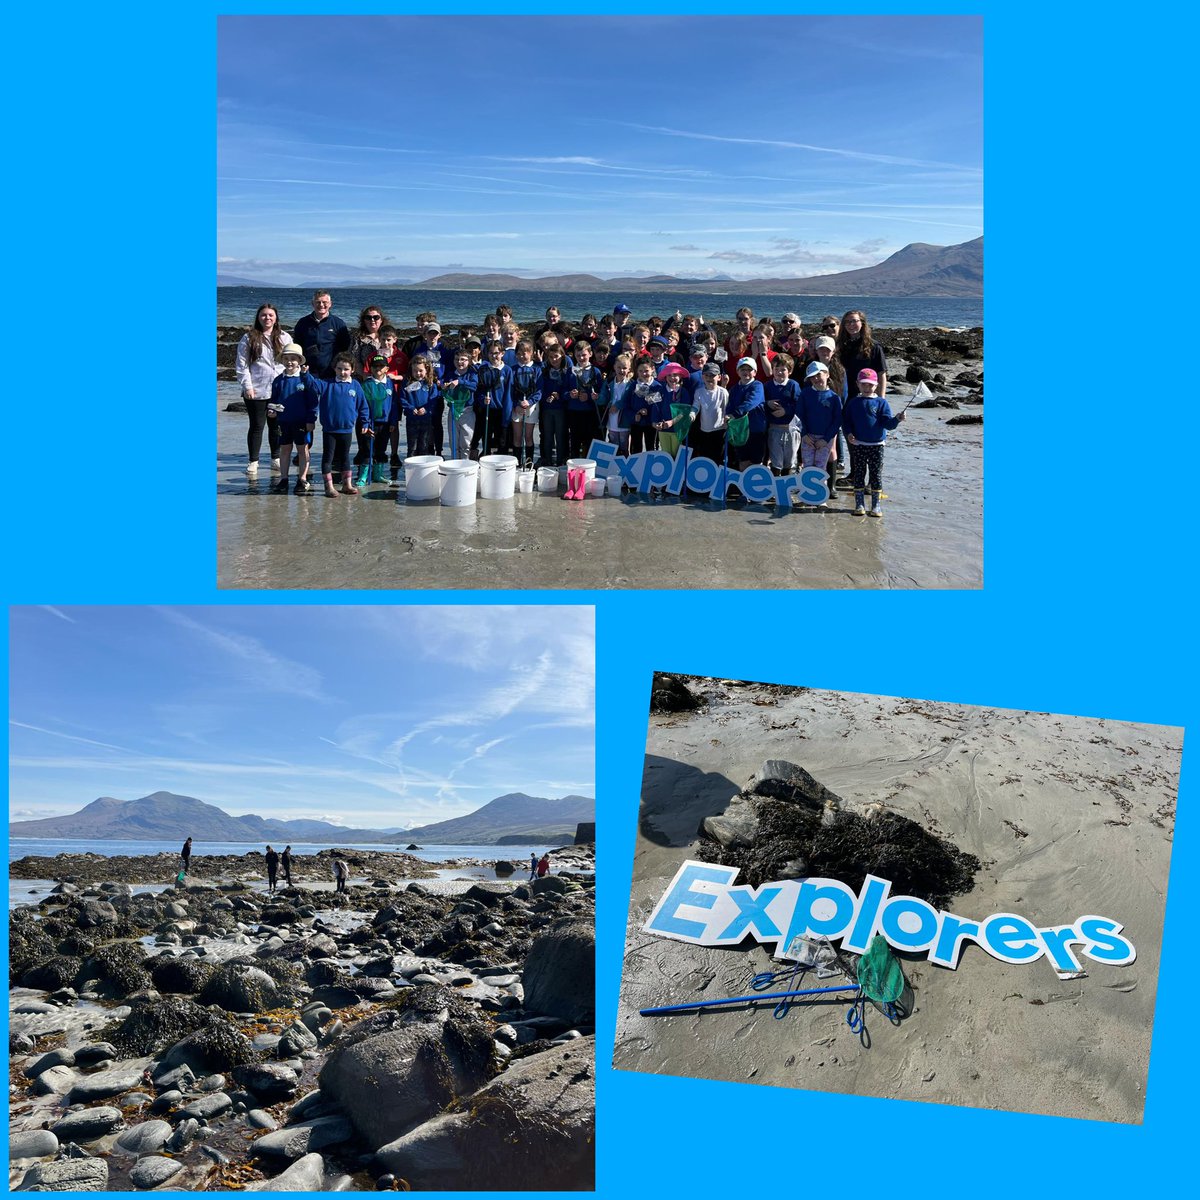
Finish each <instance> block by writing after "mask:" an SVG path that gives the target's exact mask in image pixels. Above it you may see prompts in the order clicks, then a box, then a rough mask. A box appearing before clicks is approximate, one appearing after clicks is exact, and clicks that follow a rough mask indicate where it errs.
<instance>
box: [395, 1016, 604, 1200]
mask: <svg viewBox="0 0 1200 1200" xmlns="http://www.w3.org/2000/svg"><path fill="white" fill-rule="evenodd" d="M595 1049H596V1046H595V1038H593V1037H587V1038H576V1039H575V1040H573V1041H570V1042H566V1043H564V1044H563V1045H561V1046H556V1047H554V1048H552V1049H550V1050H547V1051H545V1052H543V1053H541V1054H534V1055H531V1056H530V1057H528V1058H524V1059H521V1060H520V1061H519V1062H517V1063H514V1064H513V1066H511V1067H509V1069H508V1070H507V1071H505V1072H504V1073H503V1074H502V1075H499V1076H497V1077H496V1078H495V1079H493V1080H492V1081H491V1083H489V1084H487V1085H486V1086H485V1087H482V1088H480V1089H479V1091H477V1092H476V1093H475V1094H474V1095H473V1096H470V1097H468V1098H467V1099H466V1100H465V1101H464V1102H463V1104H462V1106H461V1108H460V1109H459V1111H457V1112H453V1113H443V1114H441V1115H439V1116H436V1117H434V1118H433V1119H432V1120H430V1121H427V1122H425V1123H424V1124H423V1125H420V1126H418V1127H417V1128H416V1129H413V1130H411V1131H410V1132H408V1133H406V1134H404V1135H403V1136H402V1137H400V1138H397V1139H396V1140H395V1141H392V1142H390V1143H389V1144H388V1145H386V1146H384V1147H382V1149H380V1150H378V1151H377V1152H376V1155H375V1158H376V1160H377V1161H378V1162H379V1163H380V1165H382V1166H383V1167H384V1168H385V1169H386V1170H388V1171H390V1172H392V1173H393V1174H395V1175H398V1176H400V1177H401V1178H403V1179H405V1180H407V1181H408V1183H409V1184H410V1185H411V1186H412V1187H414V1188H416V1189H420V1190H425V1191H434V1190H446V1191H466V1190H475V1189H485V1188H486V1189H493V1188H495V1187H496V1181H497V1180H510V1181H511V1180H520V1181H522V1182H521V1184H520V1187H521V1189H522V1190H526V1191H530V1190H537V1191H558V1190H561V1191H590V1190H591V1189H592V1188H593V1187H594V1177H595V1131H596V1076H595V1062H594V1059H595Z"/></svg>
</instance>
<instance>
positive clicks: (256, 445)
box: [234, 304, 292, 476]
mask: <svg viewBox="0 0 1200 1200" xmlns="http://www.w3.org/2000/svg"><path fill="white" fill-rule="evenodd" d="M291 344H292V337H291V334H288V333H284V332H283V330H282V329H280V328H279V314H278V313H277V312H276V311H275V305H273V304H260V305H259V306H258V312H256V313H255V314H254V327H253V328H252V329H251V330H250V331H249V332H247V333H244V334H243V335H242V340H241V341H240V342H238V348H237V357H236V358H235V360H234V371H235V374H236V375H237V381H238V383H240V384H241V385H242V399H243V400H244V401H245V402H246V415H247V416H248V417H249V418H250V428H249V430H248V432H247V433H246V456H247V459H248V461H247V463H246V474H247V475H251V476H253V475H257V474H258V456H259V453H260V451H261V450H262V435H263V428H264V426H265V427H266V430H267V445H268V447H269V448H270V451H271V470H272V471H278V470H279V422H278V421H276V420H275V418H274V417H273V416H270V415H269V414H268V413H267V402H268V401H269V400H270V399H271V384H272V383H273V382H274V379H275V376H276V375H279V374H282V372H283V357H282V356H283V351H284V347H286V346H290V345H291Z"/></svg>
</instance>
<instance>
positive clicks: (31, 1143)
mask: <svg viewBox="0 0 1200 1200" xmlns="http://www.w3.org/2000/svg"><path fill="white" fill-rule="evenodd" d="M57 1153H58V1138H56V1137H55V1136H54V1134H52V1133H51V1132H50V1130H48V1129H25V1130H22V1131H21V1132H20V1133H14V1134H10V1135H9V1139H8V1157H9V1158H11V1159H16V1158H48V1157H49V1156H50V1155H51V1154H57Z"/></svg>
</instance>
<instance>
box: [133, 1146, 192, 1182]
mask: <svg viewBox="0 0 1200 1200" xmlns="http://www.w3.org/2000/svg"><path fill="white" fill-rule="evenodd" d="M182 1170H183V1163H181V1162H176V1161H175V1159H173V1158H163V1157H161V1156H159V1155H157V1154H156V1155H153V1156H151V1157H149V1158H141V1159H138V1162H137V1164H136V1166H134V1168H133V1170H132V1171H130V1172H129V1180H130V1182H131V1183H132V1184H133V1185H134V1187H139V1188H156V1187H161V1186H162V1184H164V1183H166V1182H167V1180H168V1179H173V1178H174V1177H175V1176H176V1175H178V1174H179V1172H180V1171H182Z"/></svg>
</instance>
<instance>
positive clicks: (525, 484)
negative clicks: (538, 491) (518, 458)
mask: <svg viewBox="0 0 1200 1200" xmlns="http://www.w3.org/2000/svg"><path fill="white" fill-rule="evenodd" d="M536 475H537V472H536V471H534V470H532V469H530V470H528V471H518V472H517V491H518V492H532V491H533V480H534V478H535V476H536Z"/></svg>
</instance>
